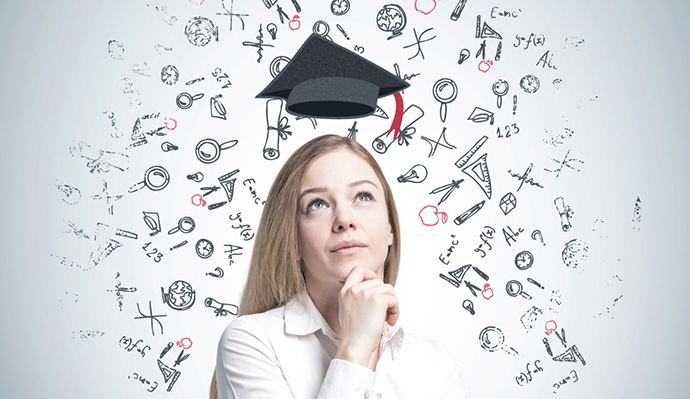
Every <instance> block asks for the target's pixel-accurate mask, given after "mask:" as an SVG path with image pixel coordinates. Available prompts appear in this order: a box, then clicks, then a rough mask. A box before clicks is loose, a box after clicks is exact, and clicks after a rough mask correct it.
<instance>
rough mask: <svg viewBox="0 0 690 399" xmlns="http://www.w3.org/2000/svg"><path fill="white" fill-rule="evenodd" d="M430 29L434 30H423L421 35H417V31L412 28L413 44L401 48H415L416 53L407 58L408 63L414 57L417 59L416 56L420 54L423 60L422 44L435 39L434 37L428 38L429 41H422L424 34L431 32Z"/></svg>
mask: <svg viewBox="0 0 690 399" xmlns="http://www.w3.org/2000/svg"><path fill="white" fill-rule="evenodd" d="M432 29H434V28H428V29H425V30H424V31H423V32H422V34H421V35H417V30H416V29H414V28H413V29H412V32H414V37H415V42H414V43H412V44H408V45H407V46H403V48H408V47H412V46H417V52H416V53H415V55H413V56H412V57H410V58H408V61H409V60H411V59H413V58H416V57H417V56H418V55H420V54H421V56H422V59H424V51H422V43H425V42H428V41H431V40H434V39H436V36H434V37H431V38H429V39H423V37H424V34H425V33H427V32H428V31H430V30H432Z"/></svg>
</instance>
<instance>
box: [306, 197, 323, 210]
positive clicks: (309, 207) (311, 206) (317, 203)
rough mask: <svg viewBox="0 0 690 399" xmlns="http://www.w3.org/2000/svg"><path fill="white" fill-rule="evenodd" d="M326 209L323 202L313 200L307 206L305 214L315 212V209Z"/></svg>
mask: <svg viewBox="0 0 690 399" xmlns="http://www.w3.org/2000/svg"><path fill="white" fill-rule="evenodd" d="M325 207H326V203H325V202H323V201H322V200H314V201H312V202H310V203H309V205H307V212H309V211H313V210H317V209H323V208H325Z"/></svg>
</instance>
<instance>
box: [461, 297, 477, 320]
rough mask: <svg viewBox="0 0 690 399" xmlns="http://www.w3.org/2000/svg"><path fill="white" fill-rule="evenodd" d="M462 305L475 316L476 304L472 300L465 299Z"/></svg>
mask: <svg viewBox="0 0 690 399" xmlns="http://www.w3.org/2000/svg"><path fill="white" fill-rule="evenodd" d="M462 307H463V308H464V309H465V310H467V311H468V312H470V314H471V315H472V316H474V304H473V303H472V301H471V300H469V299H465V300H464V301H462Z"/></svg>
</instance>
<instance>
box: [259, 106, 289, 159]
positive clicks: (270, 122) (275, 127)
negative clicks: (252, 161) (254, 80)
mask: <svg viewBox="0 0 690 399" xmlns="http://www.w3.org/2000/svg"><path fill="white" fill-rule="evenodd" d="M282 112H283V100H282V99H277V98H272V99H269V100H266V141H265V143H264V149H263V154H264V159H267V160H269V161H272V160H275V159H278V157H280V149H279V147H280V140H287V138H288V136H291V135H292V132H291V131H289V130H288V129H289V128H290V125H289V124H288V118H287V116H283V115H282Z"/></svg>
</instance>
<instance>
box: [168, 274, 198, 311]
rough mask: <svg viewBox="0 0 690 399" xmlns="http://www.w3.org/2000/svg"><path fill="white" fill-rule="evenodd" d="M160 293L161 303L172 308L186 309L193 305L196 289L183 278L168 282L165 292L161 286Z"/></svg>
mask: <svg viewBox="0 0 690 399" xmlns="http://www.w3.org/2000/svg"><path fill="white" fill-rule="evenodd" d="M161 295H162V296H163V303H164V304H167V305H168V306H170V307H171V308H172V309H174V310H187V309H189V308H191V307H192V305H194V301H195V300H196V291H194V289H193V288H192V286H191V285H190V284H189V283H188V282H186V281H183V280H177V281H174V282H173V283H172V284H170V287H168V292H167V293H166V292H165V288H163V287H161Z"/></svg>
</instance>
